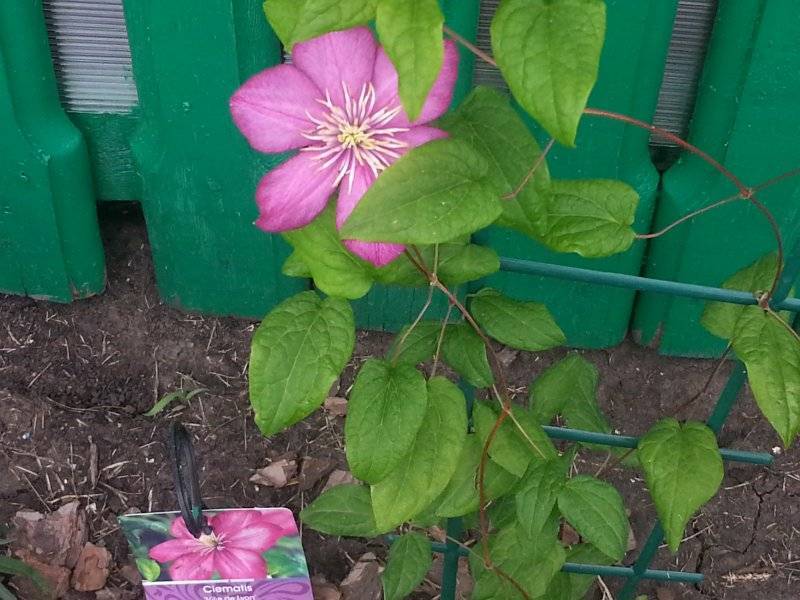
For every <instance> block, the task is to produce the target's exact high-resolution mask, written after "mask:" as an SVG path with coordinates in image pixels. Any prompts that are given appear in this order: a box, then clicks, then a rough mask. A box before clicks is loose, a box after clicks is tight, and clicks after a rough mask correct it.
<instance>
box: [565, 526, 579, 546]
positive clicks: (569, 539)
mask: <svg viewBox="0 0 800 600" xmlns="http://www.w3.org/2000/svg"><path fill="white" fill-rule="evenodd" d="M561 541H562V542H563V543H564V544H566V545H567V546H574V545H575V544H577V543H578V542H580V541H581V536H580V535H578V532H577V531H575V529H573V528H572V527H571V526H570V525H569V523H563V524H562V525H561Z"/></svg>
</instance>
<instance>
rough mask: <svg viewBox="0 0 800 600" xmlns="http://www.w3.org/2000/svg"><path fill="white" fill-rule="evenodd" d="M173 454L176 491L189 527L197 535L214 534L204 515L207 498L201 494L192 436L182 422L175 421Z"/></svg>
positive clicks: (184, 519) (171, 437)
mask: <svg viewBox="0 0 800 600" xmlns="http://www.w3.org/2000/svg"><path fill="white" fill-rule="evenodd" d="M169 442H170V443H169V447H170V454H171V455H172V467H173V476H174V479H175V495H176V496H177V497H178V505H179V506H180V508H181V515H182V516H183V522H184V523H186V529H188V530H189V533H191V534H192V535H193V536H194V537H200V535H201V534H206V535H208V534H210V533H211V526H210V525H209V524H208V521H207V520H206V518H205V516H204V515H203V509H204V508H205V505H204V504H203V499H202V498H201V496H200V482H199V480H198V478H197V466H196V463H195V459H194V448H192V438H191V436H190V435H189V432H188V431H186V428H184V426H183V425H181V424H180V423H173V424H172V427H171V428H170V436H169Z"/></svg>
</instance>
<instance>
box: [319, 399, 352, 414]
mask: <svg viewBox="0 0 800 600" xmlns="http://www.w3.org/2000/svg"><path fill="white" fill-rule="evenodd" d="M322 406H323V408H324V409H325V411H326V412H327V413H328V414H329V415H331V416H332V417H344V416H345V415H346V414H347V398H340V397H339V396H331V397H330V398H328V399H327V400H325V404H323V405H322Z"/></svg>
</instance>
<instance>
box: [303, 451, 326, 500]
mask: <svg viewBox="0 0 800 600" xmlns="http://www.w3.org/2000/svg"><path fill="white" fill-rule="evenodd" d="M333 464H334V463H333V461H332V460H331V459H329V458H325V457H316V456H306V457H305V458H304V459H303V463H302V464H301V465H300V476H299V477H298V478H297V481H298V483H299V484H300V489H301V490H302V491H304V492H305V491H308V490H310V489H311V488H312V487H314V485H316V483H317V482H318V481H319V480H320V479H322V478H323V477H325V476H326V475H327V474H328V473H330V472H331V470H332V469H333Z"/></svg>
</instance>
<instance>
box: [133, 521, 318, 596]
mask: <svg viewBox="0 0 800 600" xmlns="http://www.w3.org/2000/svg"><path fill="white" fill-rule="evenodd" d="M203 514H204V515H205V516H206V518H207V521H208V525H209V527H210V532H209V533H202V534H200V536H199V537H194V536H193V535H192V534H191V533H190V532H189V530H188V529H187V528H186V524H185V523H184V521H183V517H182V516H181V514H180V513H179V512H162V513H143V514H133V515H125V516H122V517H119V522H120V525H121V527H122V530H123V532H124V533H125V537H126V538H127V539H128V544H129V545H130V547H131V550H132V551H133V556H134V558H135V559H136V566H137V567H138V568H139V572H140V573H141V575H142V583H143V585H144V590H145V596H146V598H147V600H167V599H169V600H181V599H183V598H186V599H187V600H188V599H191V600H313V598H314V597H313V595H312V593H311V581H310V580H309V577H308V566H307V565H306V559H305V555H304V554H303V547H302V545H301V543H300V534H299V532H298V530H297V525H296V524H295V521H294V516H293V515H292V512H291V511H290V510H288V509H286V508H236V509H226V510H204V511H203Z"/></svg>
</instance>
